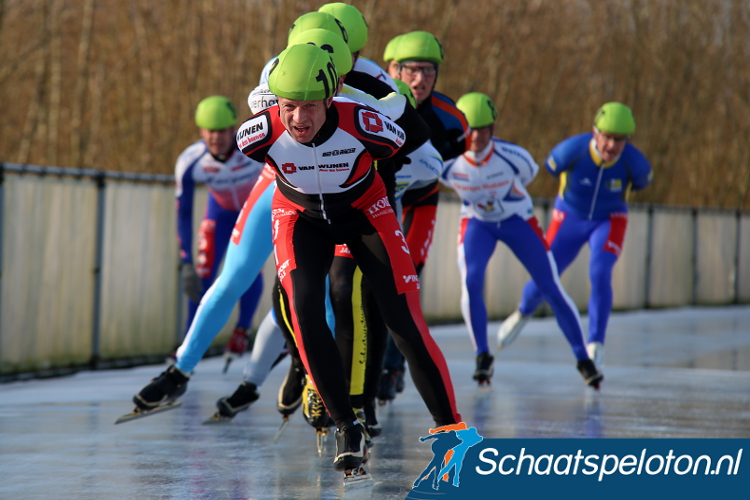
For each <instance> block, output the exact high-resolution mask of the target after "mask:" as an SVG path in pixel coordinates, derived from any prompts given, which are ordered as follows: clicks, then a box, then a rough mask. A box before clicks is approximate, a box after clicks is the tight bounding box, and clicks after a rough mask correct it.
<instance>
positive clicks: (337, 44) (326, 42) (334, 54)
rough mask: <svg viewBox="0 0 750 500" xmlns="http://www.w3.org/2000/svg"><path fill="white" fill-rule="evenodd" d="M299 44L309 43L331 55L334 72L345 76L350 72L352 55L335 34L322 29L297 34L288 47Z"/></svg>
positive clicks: (342, 40)
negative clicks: (334, 67) (334, 66)
mask: <svg viewBox="0 0 750 500" xmlns="http://www.w3.org/2000/svg"><path fill="white" fill-rule="evenodd" d="M300 43H311V44H313V45H315V46H316V47H320V48H321V49H323V50H325V51H326V52H328V53H329V54H330V55H331V60H332V61H333V64H334V65H336V72H337V73H338V74H339V76H341V75H345V74H347V73H349V72H350V71H351V70H352V53H351V51H349V47H348V46H347V45H346V42H345V41H344V39H343V38H341V37H340V36H339V35H337V34H336V33H332V32H330V31H328V30H324V29H322V28H314V29H311V30H306V31H303V32H301V33H298V34H297V35H296V36H295V37H293V38H292V39H291V40H290V41H289V45H298V44H300Z"/></svg>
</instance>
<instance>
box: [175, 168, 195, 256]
mask: <svg viewBox="0 0 750 500" xmlns="http://www.w3.org/2000/svg"><path fill="white" fill-rule="evenodd" d="M194 168H195V162H193V163H192V164H191V165H189V166H188V167H187V168H186V169H179V168H178V169H177V170H178V171H179V172H180V174H179V175H177V179H176V181H177V191H176V197H177V240H178V244H179V248H180V262H182V263H187V262H193V200H194V198H195V181H194V180H193V169H194Z"/></svg>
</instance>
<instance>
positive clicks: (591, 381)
mask: <svg viewBox="0 0 750 500" xmlns="http://www.w3.org/2000/svg"><path fill="white" fill-rule="evenodd" d="M576 368H578V372H579V373H580V374H581V377H583V380H584V381H585V382H586V384H588V385H590V386H591V387H593V388H594V389H596V390H599V384H601V382H602V380H604V375H602V374H601V372H600V371H599V370H597V369H596V365H595V364H594V362H593V361H591V360H590V359H582V360H581V361H579V362H578V365H577V366H576Z"/></svg>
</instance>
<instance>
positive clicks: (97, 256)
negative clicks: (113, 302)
mask: <svg viewBox="0 0 750 500" xmlns="http://www.w3.org/2000/svg"><path fill="white" fill-rule="evenodd" d="M94 183H95V184H96V229H95V234H94V301H93V311H92V315H93V325H92V332H91V368H92V369H94V370H95V369H97V367H98V365H99V361H100V354H101V353H100V340H101V326H100V322H101V319H100V318H101V307H102V260H103V252H104V209H105V203H106V194H105V188H106V187H107V184H106V181H105V174H104V171H103V170H100V171H98V172H97V173H96V175H94Z"/></svg>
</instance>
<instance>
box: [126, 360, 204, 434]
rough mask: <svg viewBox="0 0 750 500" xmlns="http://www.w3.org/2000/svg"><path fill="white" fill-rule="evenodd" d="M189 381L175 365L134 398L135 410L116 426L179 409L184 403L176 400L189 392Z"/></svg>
mask: <svg viewBox="0 0 750 500" xmlns="http://www.w3.org/2000/svg"><path fill="white" fill-rule="evenodd" d="M188 380H190V377H189V376H188V375H187V374H185V373H184V372H183V371H182V370H180V369H179V368H177V367H176V366H174V365H172V366H170V367H169V368H167V370H166V371H164V372H162V373H161V374H160V375H159V376H158V377H156V378H155V379H153V380H152V381H151V382H150V383H149V384H148V385H146V387H144V388H143V389H141V392H139V393H138V394H136V395H135V396H133V403H135V408H134V409H133V411H132V412H130V413H128V414H126V415H123V416H121V417H120V418H118V419H117V421H116V422H115V424H121V423H123V422H129V421H130V420H135V419H138V418H142V417H146V416H149V415H154V414H156V413H161V412H164V411H167V410H171V409H174V408H177V407H179V406H180V405H182V401H179V402H176V399H177V398H179V397H180V396H182V395H183V394H185V391H187V383H188Z"/></svg>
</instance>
